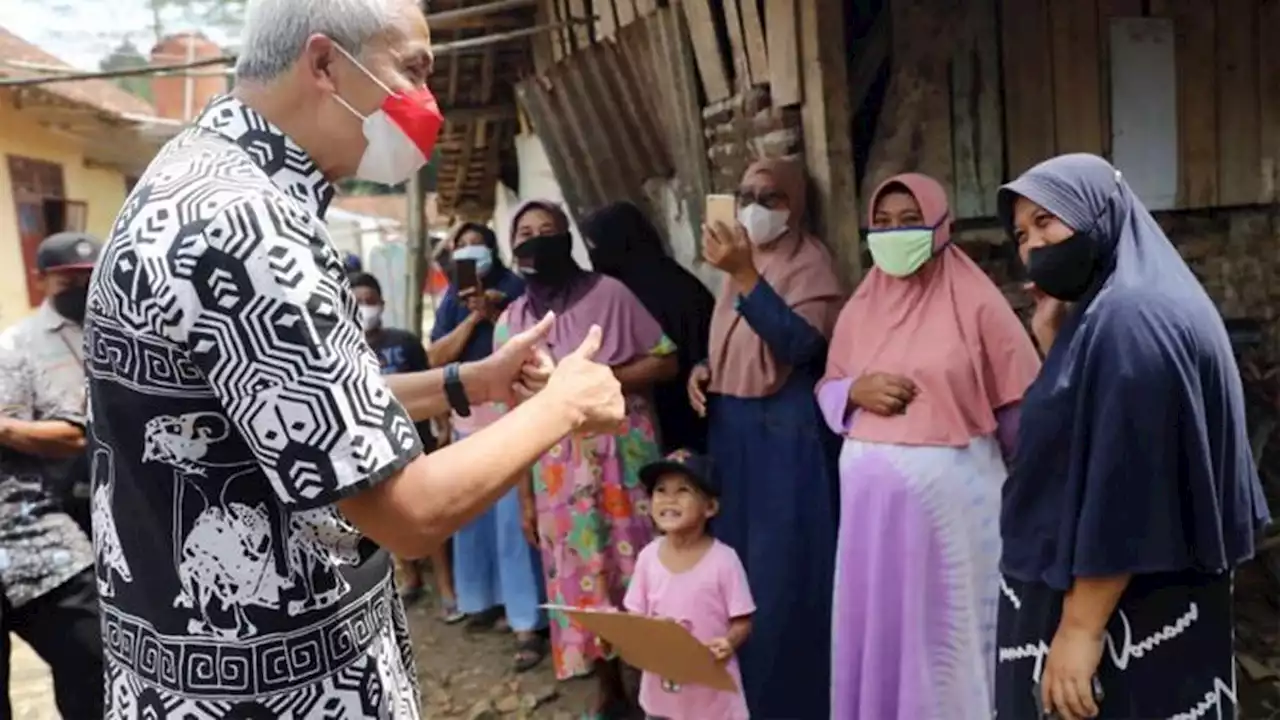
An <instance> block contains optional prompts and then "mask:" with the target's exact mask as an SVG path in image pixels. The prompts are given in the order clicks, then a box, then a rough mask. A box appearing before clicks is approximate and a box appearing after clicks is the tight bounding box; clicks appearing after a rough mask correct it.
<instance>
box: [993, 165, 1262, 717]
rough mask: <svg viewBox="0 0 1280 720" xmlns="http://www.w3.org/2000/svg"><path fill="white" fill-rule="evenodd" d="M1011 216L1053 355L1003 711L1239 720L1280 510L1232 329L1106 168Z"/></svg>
mask: <svg viewBox="0 0 1280 720" xmlns="http://www.w3.org/2000/svg"><path fill="white" fill-rule="evenodd" d="M999 210H1000V219H1001V221H1002V222H1003V224H1004V226H1005V228H1006V229H1007V230H1008V231H1009V233H1010V234H1011V235H1012V236H1013V237H1014V238H1015V240H1016V241H1017V243H1018V249H1019V252H1020V254H1021V256H1022V260H1023V262H1024V263H1026V266H1027V271H1028V275H1029V276H1030V279H1031V281H1032V288H1031V289H1032V293H1033V294H1034V295H1035V296H1036V303H1037V304H1036V310H1035V314H1034V317H1033V318H1032V330H1033V331H1034V334H1035V336H1036V341H1037V343H1038V344H1039V345H1040V347H1041V350H1042V351H1043V352H1045V360H1044V366H1043V367H1042V369H1041V371H1040V375H1039V376H1038V377H1037V378H1036V380H1035V382H1033V383H1032V385H1031V387H1030V388H1029V389H1028V390H1027V393H1026V396H1025V397H1024V398H1023V400H1022V415H1021V425H1020V427H1019V432H1018V447H1017V450H1016V456H1015V458H1016V459H1015V462H1014V466H1013V468H1012V472H1011V473H1010V475H1009V479H1008V480H1007V481H1006V483H1005V486H1004V501H1003V507H1002V510H1001V518H1000V528H1001V535H1002V538H1003V554H1002V558H1001V571H1002V573H1003V579H1002V581H1001V587H1000V590H1001V600H1000V611H999V616H1000V620H999V629H998V633H997V634H998V642H999V651H998V652H997V670H996V707H997V714H998V715H999V717H1002V718H1005V717H1008V718H1036V717H1042V712H1056V713H1057V715H1058V716H1059V717H1061V718H1064V719H1065V720H1075V719H1076V718H1086V717H1100V718H1126V719H1128V718H1157V717H1160V718H1168V717H1187V718H1191V717H1208V716H1209V714H1210V713H1212V716H1213V717H1234V716H1235V708H1234V703H1235V698H1234V682H1233V678H1234V666H1233V662H1234V657H1233V650H1232V619H1231V576H1232V571H1233V570H1234V568H1235V567H1236V566H1238V565H1239V564H1240V563H1242V562H1243V561H1245V560H1247V559H1248V558H1249V557H1251V556H1252V555H1253V550H1254V536H1255V533H1256V532H1257V531H1258V530H1260V529H1261V528H1262V527H1263V526H1264V525H1265V524H1266V522H1267V519H1268V518H1267V509H1266V507H1265V504H1264V501H1263V499H1262V491H1261V486H1260V484H1259V481H1258V474H1257V469H1256V468H1255V467H1254V463H1253V458H1252V456H1251V454H1250V449H1249V437H1248V432H1247V430H1246V427H1245V418H1244V396H1243V390H1242V388H1241V382H1240V375H1239V371H1238V369H1237V367H1236V363H1235V359H1234V358H1233V357H1232V354H1231V347H1230V345H1229V343H1228V340H1227V332H1226V328H1225V327H1224V325H1223V322H1222V318H1221V316H1220V315H1219V314H1218V310H1217V308H1215V307H1214V305H1213V303H1212V301H1210V299H1209V296H1208V295H1207V294H1205V292H1204V289H1203V288H1202V287H1201V286H1200V283H1199V282H1197V281H1196V278H1195V276H1194V275H1192V273H1191V271H1190V269H1189V268H1188V267H1187V265H1186V263H1184V262H1183V260H1182V258H1181V257H1180V256H1179V255H1178V253H1177V251H1176V250H1175V249H1174V247H1173V245H1172V244H1170V242H1169V240H1168V238H1166V237H1165V235H1164V233H1163V232H1162V231H1161V229H1160V226H1159V225H1157V224H1156V221H1155V220H1154V219H1153V218H1152V217H1151V214H1150V213H1148V212H1147V209H1146V208H1145V207H1143V206H1142V203H1141V202H1140V201H1139V200H1138V198H1137V197H1136V196H1135V195H1134V193H1133V191H1132V190H1131V189H1130V188H1129V186H1128V185H1127V184H1126V183H1125V181H1124V179H1123V178H1122V177H1121V175H1120V173H1119V172H1118V171H1117V170H1116V169H1115V168H1113V167H1112V166H1111V165H1110V164H1108V163H1107V162H1106V161H1105V160H1103V159H1102V158H1099V157H1095V156H1093V155H1083V154H1077V155H1063V156H1061V157H1057V158H1053V159H1052V160H1048V161H1046V162H1043V163H1041V164H1039V165H1037V166H1036V167H1033V168H1031V169H1030V170H1028V171H1027V172H1026V173H1024V174H1023V175H1022V176H1021V177H1019V178H1018V179H1017V180H1015V181H1014V182H1012V183H1010V184H1008V185H1006V186H1005V187H1004V188H1002V189H1001V191H1000V197H999ZM1037 704H1039V705H1041V706H1042V708H1043V709H1042V711H1038V710H1037V708H1036V707H1035V706H1036V705H1037Z"/></svg>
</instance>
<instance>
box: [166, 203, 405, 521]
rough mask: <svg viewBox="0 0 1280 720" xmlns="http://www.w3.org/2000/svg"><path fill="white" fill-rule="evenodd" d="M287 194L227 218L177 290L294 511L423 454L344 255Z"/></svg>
mask: <svg viewBox="0 0 1280 720" xmlns="http://www.w3.org/2000/svg"><path fill="white" fill-rule="evenodd" d="M314 223H315V220H314V219H313V218H312V217H311V216H310V215H308V214H307V213H306V212H304V211H303V210H302V209H301V208H299V207H296V206H294V205H292V204H291V203H289V202H288V201H287V200H286V199H283V198H270V197H254V198H250V199H246V200H242V201H239V202H236V203H235V204H233V205H231V206H230V207H228V208H227V209H225V210H223V211H222V212H220V213H219V214H218V215H216V216H215V217H214V218H213V219H212V220H211V221H210V222H209V224H208V225H207V226H206V227H205V228H204V232H203V233H202V235H201V236H200V237H199V238H198V239H197V240H194V241H193V242H192V243H191V246H192V248H193V249H192V250H191V254H192V255H193V256H194V257H193V258H192V259H191V261H190V265H189V267H190V275H189V277H188V278H187V279H186V282H183V281H181V280H176V281H175V283H174V287H173V290H172V292H173V293H174V294H175V296H176V297H174V301H175V303H176V305H177V306H178V307H179V309H180V311H181V313H182V318H183V320H182V323H181V329H180V332H181V334H182V335H183V338H182V340H183V341H184V343H185V345H186V347H187V350H188V352H189V353H190V357H191V359H192V361H193V362H194V363H195V364H196V365H197V366H198V367H199V368H200V369H201V370H202V371H203V373H204V375H205V377H206V378H207V380H208V382H209V386H210V387H211V389H212V391H213V394H214V395H215V396H217V398H218V400H219V401H221V404H222V406H223V408H224V410H225V412H226V415H227V417H228V419H229V420H230V421H231V423H232V424H233V426H234V427H235V428H236V429H237V430H238V431H239V432H240V434H241V435H242V436H243V437H244V439H245V441H246V442H247V443H248V445H249V446H250V448H251V449H252V451H253V453H254V455H255V456H256V458H257V460H258V462H259V463H260V464H261V466H262V469H263V471H264V473H265V474H266V476H267V478H268V480H269V481H270V483H271V487H272V490H273V491H274V493H275V495H276V496H277V497H278V498H279V500H280V502H281V503H282V504H284V505H286V506H293V507H296V508H309V507H317V506H321V505H326V504H330V503H333V502H335V501H336V500H339V499H341V498H344V497H347V496H350V495H352V494H355V493H357V492H359V491H361V490H363V489H365V488H367V487H370V486H372V485H375V484H377V483H378V482H381V481H382V480H385V479H386V478H388V477H391V476H392V475H394V474H395V473H396V472H398V471H399V470H400V469H402V468H403V467H404V466H405V465H407V464H408V463H409V462H410V461H411V460H413V459H414V458H415V457H416V456H417V455H419V454H420V453H421V452H422V444H421V442H420V441H419V439H418V434H417V432H415V430H414V426H413V423H412V422H411V421H410V419H409V416H408V414H407V413H406V412H405V410H404V408H403V407H401V405H400V403H399V402H397V401H396V399H395V397H394V396H392V394H391V392H390V390H389V389H388V388H387V385H386V383H385V382H384V381H383V378H382V375H381V373H380V370H379V367H378V361H377V359H376V358H375V357H374V355H373V353H372V351H371V350H370V349H369V347H368V345H367V343H366V342H365V340H364V334H363V332H362V331H361V329H360V326H359V324H358V323H357V322H356V317H355V301H354V299H353V297H352V295H351V293H350V291H349V289H347V286H346V284H345V283H344V282H343V277H344V276H343V270H342V265H341V263H340V262H339V259H338V256H337V253H336V251H335V250H334V249H333V247H332V246H331V245H330V243H329V241H328V239H327V238H326V237H325V236H324V235H323V231H321V230H319V229H318V228H317V227H316V226H315V224H314Z"/></svg>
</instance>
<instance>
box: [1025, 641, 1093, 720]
mask: <svg viewBox="0 0 1280 720" xmlns="http://www.w3.org/2000/svg"><path fill="white" fill-rule="evenodd" d="M1102 638H1103V636H1102V635H1100V634H1097V633H1091V632H1089V631H1087V630H1082V629H1078V628H1072V627H1069V626H1065V625H1059V626H1058V631H1057V632H1056V633H1054V635H1053V642H1052V643H1051V644H1050V645H1049V656H1048V657H1047V658H1046V659H1045V663H1044V673H1043V674H1041V676H1040V699H1041V700H1042V701H1043V702H1044V710H1045V713H1046V714H1050V713H1054V712H1056V713H1057V714H1058V716H1059V717H1061V718H1062V720H1083V719H1084V718H1092V717H1097V716H1098V703H1097V702H1095V701H1094V697H1093V678H1094V676H1095V675H1096V674H1097V672H1098V662H1099V661H1101V660H1102Z"/></svg>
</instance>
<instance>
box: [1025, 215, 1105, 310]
mask: <svg viewBox="0 0 1280 720" xmlns="http://www.w3.org/2000/svg"><path fill="white" fill-rule="evenodd" d="M1097 273H1098V245H1097V243H1095V242H1094V241H1093V238H1092V237H1091V236H1089V235H1088V234H1087V233H1079V232H1078V233H1076V234H1075V235H1072V236H1071V237H1069V238H1067V239H1066V240H1063V241H1062V242H1060V243H1058V244H1056V245H1045V246H1044V247H1038V248H1036V249H1034V250H1032V251H1031V252H1030V253H1029V254H1028V256H1027V276H1028V277H1029V278H1030V279H1031V282H1033V283H1035V284H1036V287H1038V288H1040V290H1042V291H1043V292H1044V293H1045V294H1046V295H1048V296H1049V297H1054V298H1057V299H1059V300H1062V301H1064V302H1076V301H1077V300H1079V299H1080V298H1082V297H1084V294H1085V293H1086V292H1088V291H1089V286H1090V285H1092V284H1093V280H1094V278H1095V277H1096V276H1097Z"/></svg>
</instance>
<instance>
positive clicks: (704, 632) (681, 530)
mask: <svg viewBox="0 0 1280 720" xmlns="http://www.w3.org/2000/svg"><path fill="white" fill-rule="evenodd" d="M709 465H710V464H709V462H708V461H707V459H706V458H704V457H702V456H699V455H695V454H693V453H691V452H689V451H688V450H677V451H675V452H673V453H671V454H670V455H668V456H667V457H666V458H665V459H664V460H659V461H657V462H654V463H650V464H649V465H646V466H645V467H644V468H642V469H641V470H640V481H641V482H642V483H643V484H644V486H645V489H646V490H648V491H649V497H650V499H651V501H650V514H651V515H652V516H653V522H654V525H656V526H657V528H658V530H660V531H661V532H662V535H663V536H662V537H660V538H658V539H657V540H654V541H653V542H651V543H649V544H648V545H646V546H645V548H644V549H643V550H641V551H640V556H639V557H638V558H637V559H636V569H635V573H634V574H633V575H632V577H631V585H630V586H629V587H628V588H627V595H626V598H625V599H624V600H623V606H624V607H625V608H626V610H627V612H631V613H635V614H637V615H646V616H649V617H662V618H671V619H673V620H676V621H677V622H679V623H680V624H682V625H684V626H685V628H687V629H688V630H689V631H690V632H691V633H693V636H694V637H696V638H697V639H698V640H700V641H702V642H703V643H704V644H706V646H707V648H709V649H710V650H711V652H712V654H714V655H715V657H716V658H717V659H718V660H720V661H721V662H723V663H727V669H728V671H729V674H730V675H731V676H732V677H733V679H734V682H736V683H737V684H738V688H739V689H738V692H723V691H720V690H713V689H711V688H708V687H701V686H693V685H676V684H675V683H672V682H670V681H668V680H664V679H663V678H660V677H658V676H656V675H654V674H653V673H649V672H646V673H644V676H643V677H642V678H641V679H640V706H641V707H642V708H644V711H645V713H646V714H647V715H648V716H649V718H650V720H747V718H748V713H747V701H746V698H745V697H744V696H743V694H742V689H741V688H742V676H741V675H740V674H739V672H738V660H737V658H736V657H734V654H735V653H736V652H737V650H738V648H739V647H741V646H742V643H743V642H745V641H746V639H747V635H748V634H750V632H751V614H752V613H754V612H755V610H756V605H755V602H754V601H753V600H752V599H751V589H750V588H749V587H748V586H747V573H746V571H745V570H743V568H742V562H741V561H740V560H738V554H737V553H736V552H734V551H733V548H731V547H729V546H728V545H725V544H724V543H722V542H720V541H718V540H716V539H715V538H713V537H711V536H710V535H708V534H707V521H708V520H710V519H711V518H712V517H713V516H714V515H715V514H716V511H717V510H718V509H719V500H718V499H717V498H718V497H719V494H720V493H719V488H718V486H717V485H716V484H715V482H714V480H713V478H712V475H711V472H710V467H709Z"/></svg>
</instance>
